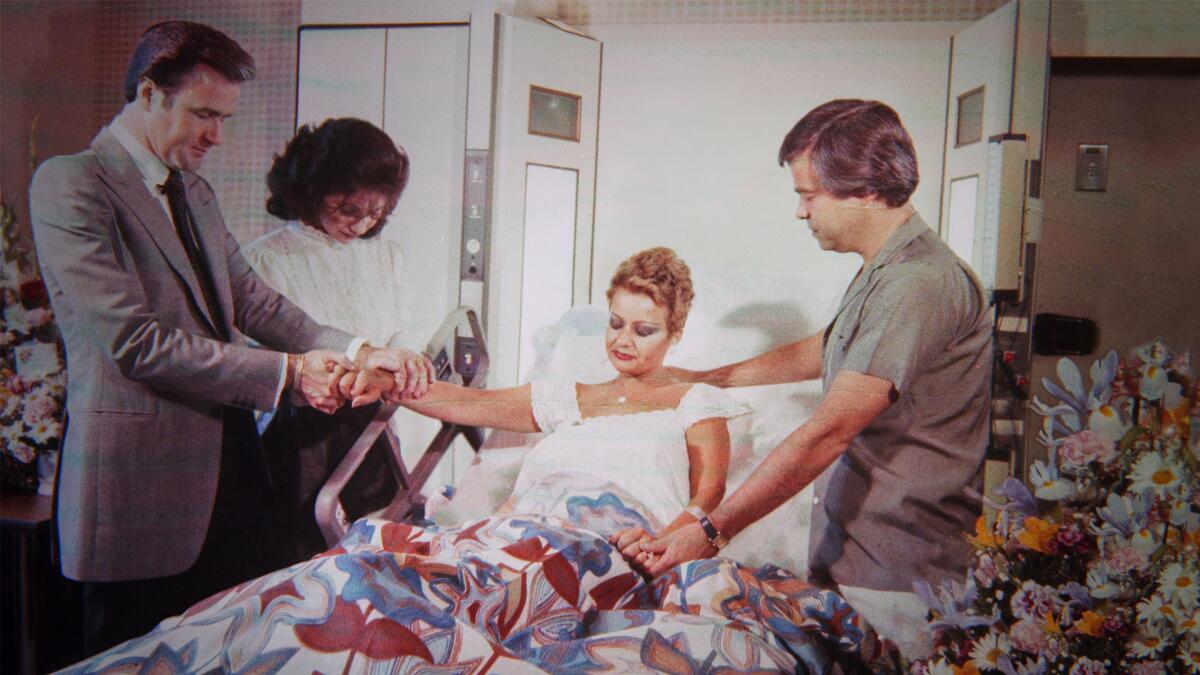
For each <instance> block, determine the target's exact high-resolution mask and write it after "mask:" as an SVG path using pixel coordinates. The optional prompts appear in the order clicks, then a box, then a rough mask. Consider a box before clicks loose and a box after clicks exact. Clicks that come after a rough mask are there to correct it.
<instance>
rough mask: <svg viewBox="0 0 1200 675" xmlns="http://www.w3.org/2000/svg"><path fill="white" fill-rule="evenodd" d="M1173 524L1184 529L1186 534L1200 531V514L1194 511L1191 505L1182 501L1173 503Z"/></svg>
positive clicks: (1171, 516)
mask: <svg viewBox="0 0 1200 675" xmlns="http://www.w3.org/2000/svg"><path fill="white" fill-rule="evenodd" d="M1169 519H1170V521H1171V524H1172V525H1174V526H1175V527H1178V528H1181V529H1183V531H1184V532H1191V531H1192V530H1196V529H1200V513H1196V512H1195V511H1193V510H1192V506H1191V504H1188V503H1187V502H1186V501H1184V500H1182V499H1176V500H1173V501H1172V502H1171V515H1170V516H1169Z"/></svg>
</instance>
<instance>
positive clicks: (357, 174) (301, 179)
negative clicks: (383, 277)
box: [267, 117, 408, 239]
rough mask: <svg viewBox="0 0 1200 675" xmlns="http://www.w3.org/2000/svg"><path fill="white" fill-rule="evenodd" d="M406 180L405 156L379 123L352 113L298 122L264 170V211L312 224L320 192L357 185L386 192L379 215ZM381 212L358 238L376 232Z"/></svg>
mask: <svg viewBox="0 0 1200 675" xmlns="http://www.w3.org/2000/svg"><path fill="white" fill-rule="evenodd" d="M407 183H408V155H407V154H405V152H404V149H403V148H399V147H397V146H396V144H395V143H393V142H392V139H391V137H390V136H388V135H387V133H386V132H385V131H383V130H382V129H380V128H379V127H377V126H375V125H374V124H371V123H370V122H367V121H365V120H360V119H356V118H353V117H339V118H334V119H328V120H325V121H324V122H322V123H321V125H320V126H318V127H316V128H313V127H312V126H311V125H305V126H302V127H300V130H299V131H297V132H296V135H295V136H294V137H292V140H290V141H288V144H287V147H286V148H284V150H283V154H282V155H276V156H275V162H274V163H273V164H272V165H271V170H270V171H269V172H268V173H267V189H268V190H270V193H271V196H270V197H268V198H267V212H268V213H270V214H271V215H273V216H275V217H277V218H282V219H283V220H299V221H300V222H302V223H304V224H306V225H309V226H315V225H317V224H319V223H320V222H321V214H322V212H323V211H324V209H325V197H327V196H328V195H334V194H350V193H352V192H357V191H360V190H365V191H370V192H378V193H380V194H383V195H385V196H386V197H387V206H386V208H385V209H384V213H385V214H389V213H391V212H392V209H394V208H396V203H397V202H398V201H400V193H401V192H403V191H404V186H405V185H406V184H407ZM386 222H387V216H386V215H385V216H384V217H383V218H380V219H379V222H378V223H376V224H375V227H372V228H371V229H370V230H368V231H367V232H366V233H365V234H363V235H362V238H364V239H369V238H371V237H374V236H376V235H378V234H379V232H380V230H382V229H383V226H384V224H385V223H386Z"/></svg>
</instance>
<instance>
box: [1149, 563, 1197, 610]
mask: <svg viewBox="0 0 1200 675" xmlns="http://www.w3.org/2000/svg"><path fill="white" fill-rule="evenodd" d="M1158 588H1159V590H1160V591H1162V593H1163V595H1164V596H1166V598H1167V599H1168V600H1172V601H1175V602H1176V603H1178V604H1179V605H1181V606H1183V607H1192V606H1195V604H1196V598H1197V596H1198V595H1200V578H1198V577H1197V575H1196V571H1195V570H1192V569H1188V568H1187V567H1184V566H1183V565H1182V564H1181V563H1171V564H1170V565H1167V566H1166V567H1164V568H1163V571H1162V574H1160V575H1159V576H1158Z"/></svg>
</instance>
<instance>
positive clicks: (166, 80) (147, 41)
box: [125, 21, 254, 102]
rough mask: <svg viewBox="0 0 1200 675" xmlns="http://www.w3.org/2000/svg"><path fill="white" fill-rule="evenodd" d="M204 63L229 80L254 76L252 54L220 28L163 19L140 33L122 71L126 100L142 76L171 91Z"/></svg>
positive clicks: (169, 92) (134, 93) (244, 79)
mask: <svg viewBox="0 0 1200 675" xmlns="http://www.w3.org/2000/svg"><path fill="white" fill-rule="evenodd" d="M200 64H203V65H206V66H208V67H209V68H212V69H213V70H215V71H217V72H218V73H220V74H221V75H222V76H223V77H225V79H227V80H229V81H230V82H235V83H238V84H241V83H242V82H245V81H247V80H252V79H254V57H252V56H250V54H248V53H246V50H244V49H242V47H241V45H239V44H238V43H237V42H234V40H233V38H231V37H229V36H228V35H226V34H224V33H222V32H221V31H219V30H217V29H215V28H211V27H209V26H205V25H204V24H200V23H193V22H191V21H164V22H162V23H159V24H155V25H153V26H151V27H149V28H147V29H146V32H145V33H142V39H141V41H140V42H138V45H137V48H135V49H134V50H133V56H131V57H130V58H129V69H128V70H126V71H125V101H126V102H129V101H132V100H133V99H135V98H136V97H137V87H138V82H140V81H141V80H142V78H143V77H145V78H149V80H150V81H151V82H153V83H154V84H156V85H158V86H159V87H160V88H162V89H163V90H164V91H165V92H166V93H167V94H168V95H170V94H173V93H174V92H175V91H176V90H177V89H178V88H179V87H180V85H182V84H183V82H184V80H185V79H187V77H188V76H189V75H190V74H191V72H192V69H194V68H195V67H196V66H197V65H200Z"/></svg>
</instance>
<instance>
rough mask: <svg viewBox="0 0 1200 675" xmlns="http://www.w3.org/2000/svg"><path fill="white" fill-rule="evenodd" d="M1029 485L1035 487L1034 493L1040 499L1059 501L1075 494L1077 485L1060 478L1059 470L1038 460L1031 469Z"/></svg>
mask: <svg viewBox="0 0 1200 675" xmlns="http://www.w3.org/2000/svg"><path fill="white" fill-rule="evenodd" d="M1029 484H1030V485H1033V486H1034V491H1033V493H1034V494H1035V495H1037V497H1038V499H1045V500H1046V501H1058V500H1060V499H1066V498H1067V497H1070V496H1071V495H1073V494H1075V484H1074V483H1072V482H1071V481H1069V480H1063V479H1061V478H1059V475H1058V469H1056V468H1054V466H1053V465H1048V464H1045V463H1044V462H1042V460H1040V459H1039V460H1037V461H1035V462H1034V463H1033V466H1031V467H1029Z"/></svg>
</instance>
